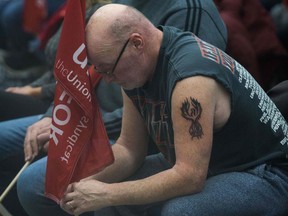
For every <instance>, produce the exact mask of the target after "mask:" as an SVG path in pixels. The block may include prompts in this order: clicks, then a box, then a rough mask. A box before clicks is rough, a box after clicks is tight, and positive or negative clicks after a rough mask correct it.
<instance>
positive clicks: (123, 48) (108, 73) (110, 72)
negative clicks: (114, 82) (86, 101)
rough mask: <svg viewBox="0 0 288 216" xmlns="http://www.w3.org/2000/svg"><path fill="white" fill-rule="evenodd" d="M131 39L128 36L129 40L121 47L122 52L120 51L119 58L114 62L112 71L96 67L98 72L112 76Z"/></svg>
mask: <svg viewBox="0 0 288 216" xmlns="http://www.w3.org/2000/svg"><path fill="white" fill-rule="evenodd" d="M129 41H130V38H128V40H127V41H126V42H125V44H124V46H123V47H122V49H121V51H120V53H119V55H118V58H117V59H116V61H115V64H114V66H113V68H112V70H111V71H99V70H97V69H95V70H96V71H97V73H100V74H105V75H108V76H111V75H112V74H113V73H114V71H115V69H116V67H117V64H118V62H119V61H120V58H121V56H122V55H123V53H124V51H125V49H126V47H127V45H128V43H129Z"/></svg>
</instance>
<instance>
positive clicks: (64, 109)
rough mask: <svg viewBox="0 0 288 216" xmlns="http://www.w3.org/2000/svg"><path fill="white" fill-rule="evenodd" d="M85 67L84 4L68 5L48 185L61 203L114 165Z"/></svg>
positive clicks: (81, 1) (75, 1)
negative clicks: (72, 187)
mask: <svg viewBox="0 0 288 216" xmlns="http://www.w3.org/2000/svg"><path fill="white" fill-rule="evenodd" d="M87 62H88V61H87V52H86V46H85V0H69V1H68V4H67V9H66V14H65V17H64V22H63V28H62V33H61V37H60V42H59V46H58V51H57V55H56V60H55V65H54V73H55V78H56V80H57V85H56V91H55V97H54V110H53V120H52V127H51V134H50V142H49V150H48V161H47V171H46V183H45V190H46V196H47V197H50V198H51V199H53V200H55V201H56V202H58V203H59V200H60V199H61V198H62V196H63V194H64V192H65V190H66V188H67V186H68V184H69V183H71V182H75V181H79V180H80V179H82V178H84V177H87V176H89V175H91V174H93V173H95V172H97V171H100V170H101V169H103V168H104V167H105V166H108V165H109V164H111V163H113V161H114V156H113V153H112V149H111V146H110V144H109V140H108V137H107V134H106V130H105V128H104V125H103V122H102V117H101V114H100V111H99V107H98V104H97V101H96V96H95V94H94V91H93V84H92V83H93V80H91V76H90V73H89V71H88V70H87Z"/></svg>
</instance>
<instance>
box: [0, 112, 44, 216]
mask: <svg viewBox="0 0 288 216" xmlns="http://www.w3.org/2000/svg"><path fill="white" fill-rule="evenodd" d="M41 116H42V115H36V116H31V117H25V118H20V119H15V120H9V121H3V122H0V193H1V194H2V192H3V191H4V190H5V188H6V187H7V186H8V185H9V183H10V182H11V181H12V179H13V178H14V177H15V175H16V174H17V173H18V171H19V170H20V169H21V167H22V166H23V164H24V149H23V143H24V138H25V135H26V130H27V128H28V127H29V126H30V125H32V124H33V123H35V122H37V121H38V120H39V119H40V118H41ZM3 204H4V206H5V207H6V208H7V209H8V211H9V212H10V213H11V214H12V215H14V216H20V215H21V216H26V213H25V212H24V210H23V209H22V207H21V205H20V203H19V201H18V198H17V192H16V187H13V188H12V190H11V191H10V192H9V193H8V195H7V196H6V197H5V199H4V201H3Z"/></svg>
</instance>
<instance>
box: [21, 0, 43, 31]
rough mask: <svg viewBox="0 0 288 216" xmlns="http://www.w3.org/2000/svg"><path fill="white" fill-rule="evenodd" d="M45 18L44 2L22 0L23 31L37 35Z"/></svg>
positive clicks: (39, 0) (40, 0)
mask: <svg viewBox="0 0 288 216" xmlns="http://www.w3.org/2000/svg"><path fill="white" fill-rule="evenodd" d="M46 18H47V2H46V0H24V9H23V28H24V30H25V31H27V32H30V33H33V34H38V33H40V31H41V29H42V27H43V26H42V25H43V23H44V21H45V20H46Z"/></svg>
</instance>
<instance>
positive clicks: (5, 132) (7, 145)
mask: <svg viewBox="0 0 288 216" xmlns="http://www.w3.org/2000/svg"><path fill="white" fill-rule="evenodd" d="M41 117H42V115H35V116H29V117H24V118H19V119H12V120H9V121H3V122H0V161H2V160H4V159H6V158H9V157H10V156H14V155H17V154H23V153H24V149H23V143H24V139H25V135H26V130H27V128H28V127H29V126H30V125H32V124H34V123H36V122H37V121H39V120H40V118H41Z"/></svg>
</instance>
